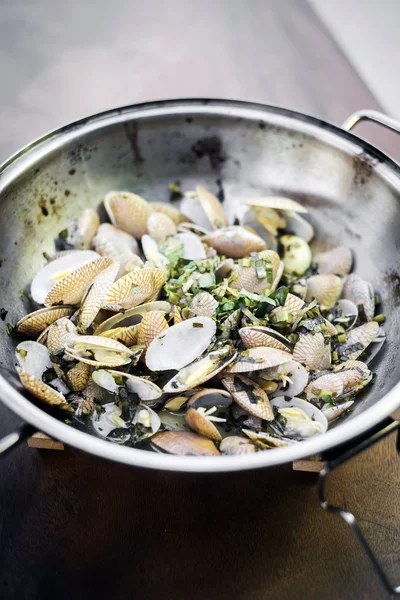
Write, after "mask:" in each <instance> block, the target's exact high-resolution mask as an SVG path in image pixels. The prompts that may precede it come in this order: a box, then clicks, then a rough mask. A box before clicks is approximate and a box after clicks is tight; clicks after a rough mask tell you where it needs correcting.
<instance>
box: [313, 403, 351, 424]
mask: <svg viewBox="0 0 400 600" xmlns="http://www.w3.org/2000/svg"><path fill="white" fill-rule="evenodd" d="M353 404H354V400H348V401H347V402H343V403H342V404H335V405H329V404H328V405H324V406H323V407H322V409H321V410H322V412H323V413H324V415H325V416H326V418H327V421H328V423H332V421H336V419H338V418H339V417H341V416H342V415H344V413H346V412H347V411H348V410H350V408H351V407H352V406H353Z"/></svg>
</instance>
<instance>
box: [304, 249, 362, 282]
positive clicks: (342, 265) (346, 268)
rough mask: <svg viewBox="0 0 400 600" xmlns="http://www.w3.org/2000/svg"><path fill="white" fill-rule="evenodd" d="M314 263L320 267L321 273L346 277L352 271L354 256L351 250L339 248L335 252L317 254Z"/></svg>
mask: <svg viewBox="0 0 400 600" xmlns="http://www.w3.org/2000/svg"><path fill="white" fill-rule="evenodd" d="M313 262H314V263H315V264H316V265H317V266H318V270H319V272H320V273H334V274H335V275H342V276H344V275H348V273H350V271H351V265H352V263H353V255H352V253H351V250H349V248H344V247H343V246H338V247H337V248H333V250H328V251H327V252H321V253H320V254H316V255H315V256H314V260H313Z"/></svg>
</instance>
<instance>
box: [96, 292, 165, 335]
mask: <svg viewBox="0 0 400 600" xmlns="http://www.w3.org/2000/svg"><path fill="white" fill-rule="evenodd" d="M152 310H162V311H163V312H166V313H167V312H169V311H170V310H171V305H170V303H169V302H165V301H164V300H159V301H157V302H146V304H142V305H140V306H136V307H134V308H131V309H129V310H126V311H125V312H123V313H118V314H117V315H113V316H112V317H110V318H109V319H107V320H106V321H103V323H101V324H100V325H99V326H98V327H97V329H96V330H95V335H100V333H103V331H108V330H110V329H113V328H114V327H115V326H116V325H119V326H122V323H124V322H126V326H127V325H128V324H129V325H133V324H136V323H132V322H131V321H136V322H139V321H141V319H142V317H143V315H145V314H146V313H147V312H149V311H152Z"/></svg>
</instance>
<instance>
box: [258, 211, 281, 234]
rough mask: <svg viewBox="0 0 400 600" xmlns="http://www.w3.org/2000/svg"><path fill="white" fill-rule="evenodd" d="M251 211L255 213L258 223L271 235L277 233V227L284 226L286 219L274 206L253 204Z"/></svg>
mask: <svg viewBox="0 0 400 600" xmlns="http://www.w3.org/2000/svg"><path fill="white" fill-rule="evenodd" d="M252 209H253V210H252V212H253V213H254V214H255V216H256V219H257V221H258V222H259V223H260V225H261V226H262V227H263V228H264V229H265V231H267V232H268V233H270V234H271V235H273V236H277V235H278V229H284V228H285V227H286V219H285V218H284V217H282V216H281V215H280V214H279V213H278V212H277V211H276V210H275V209H274V208H261V207H259V206H253V207H252Z"/></svg>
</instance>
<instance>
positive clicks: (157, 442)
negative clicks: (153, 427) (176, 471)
mask: <svg viewBox="0 0 400 600" xmlns="http://www.w3.org/2000/svg"><path fill="white" fill-rule="evenodd" d="M151 445H152V446H153V447H154V448H155V449H156V450H159V451H161V452H167V453H168V454H177V455H180V456H219V454H220V453H219V451H218V450H217V448H216V447H215V445H214V443H213V441H212V440H210V439H208V438H206V437H204V436H202V435H199V434H198V433H192V432H191V431H163V432H161V433H156V435H154V436H153V437H152V438H151Z"/></svg>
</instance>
